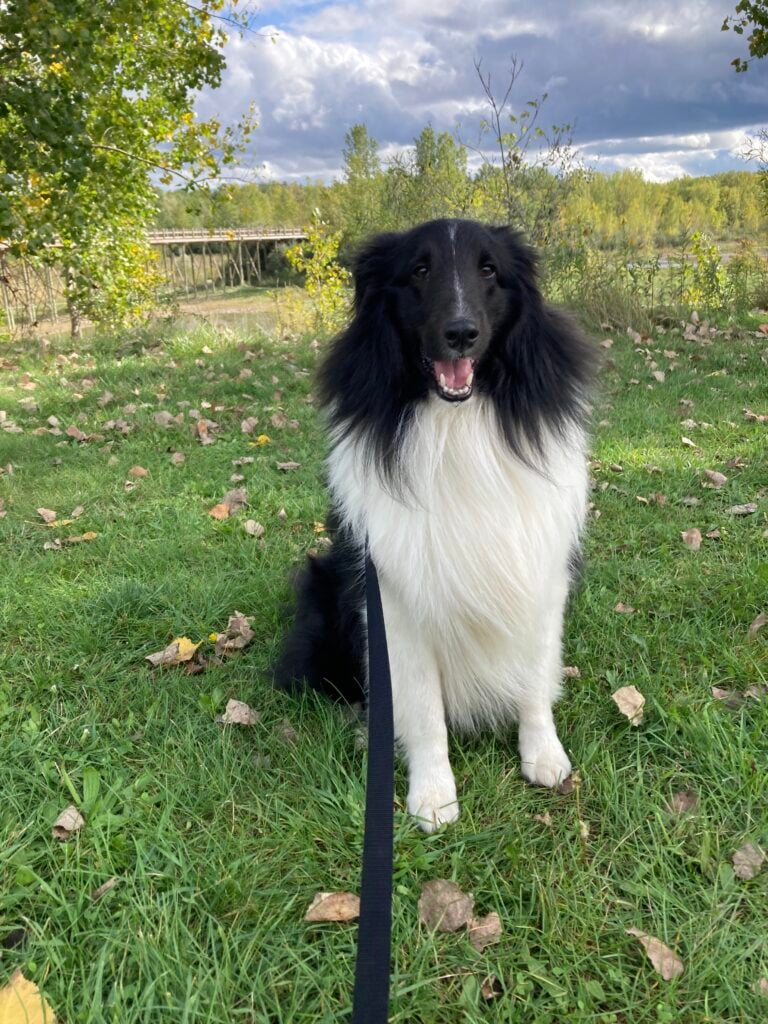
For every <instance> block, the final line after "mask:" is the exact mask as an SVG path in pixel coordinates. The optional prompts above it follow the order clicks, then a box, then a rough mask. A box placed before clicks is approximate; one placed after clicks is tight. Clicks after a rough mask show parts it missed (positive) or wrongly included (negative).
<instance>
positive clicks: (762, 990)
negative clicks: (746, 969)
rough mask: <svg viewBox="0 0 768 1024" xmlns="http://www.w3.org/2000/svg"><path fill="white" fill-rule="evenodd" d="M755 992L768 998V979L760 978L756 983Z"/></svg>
mask: <svg viewBox="0 0 768 1024" xmlns="http://www.w3.org/2000/svg"><path fill="white" fill-rule="evenodd" d="M755 992H757V994H758V995H761V996H768V978H759V979H758V980H757V981H756V982H755Z"/></svg>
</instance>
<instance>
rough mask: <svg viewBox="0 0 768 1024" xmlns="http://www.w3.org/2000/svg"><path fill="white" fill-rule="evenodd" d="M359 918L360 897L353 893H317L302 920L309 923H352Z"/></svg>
mask: <svg viewBox="0 0 768 1024" xmlns="http://www.w3.org/2000/svg"><path fill="white" fill-rule="evenodd" d="M358 917H360V897H359V896H355V894H354V893H353V892H318V893H315V895H314V898H313V900H312V902H311V903H310V905H309V909H308V910H307V912H306V914H305V915H304V920H305V921H308V922H310V923H315V922H318V921H354V920H355V919H356V918H358Z"/></svg>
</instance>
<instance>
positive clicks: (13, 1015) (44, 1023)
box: [0, 970, 56, 1024]
mask: <svg viewBox="0 0 768 1024" xmlns="http://www.w3.org/2000/svg"><path fill="white" fill-rule="evenodd" d="M0 1024H56V1017H55V1016H54V1013H53V1010H52V1009H51V1008H50V1006H49V1005H48V1003H47V1002H46V1000H45V997H44V996H43V994H42V993H41V992H40V990H39V989H38V987H37V985H35V983H34V982H33V981H28V980H27V979H26V978H25V977H24V975H23V974H22V973H21V971H18V970H17V971H14V972H13V974H12V975H11V980H10V981H9V982H8V984H7V985H6V986H5V988H2V989H0Z"/></svg>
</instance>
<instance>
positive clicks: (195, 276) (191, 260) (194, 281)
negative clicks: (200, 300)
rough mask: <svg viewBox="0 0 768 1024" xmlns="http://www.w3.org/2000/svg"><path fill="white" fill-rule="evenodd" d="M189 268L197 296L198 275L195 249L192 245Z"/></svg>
mask: <svg viewBox="0 0 768 1024" xmlns="http://www.w3.org/2000/svg"><path fill="white" fill-rule="evenodd" d="M189 269H190V270H191V272H192V290H193V293H194V296H195V298H197V275H196V274H195V250H194V247H193V246H192V245H190V247H189Z"/></svg>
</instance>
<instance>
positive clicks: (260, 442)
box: [254, 434, 269, 447]
mask: <svg viewBox="0 0 768 1024" xmlns="http://www.w3.org/2000/svg"><path fill="white" fill-rule="evenodd" d="M254 443H255V444H257V445H258V446H259V447H262V446H263V445H265V444H269V437H268V436H267V435H266V434H259V436H258V437H257V438H256V441H255V442H254Z"/></svg>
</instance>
